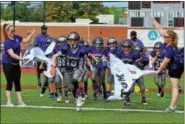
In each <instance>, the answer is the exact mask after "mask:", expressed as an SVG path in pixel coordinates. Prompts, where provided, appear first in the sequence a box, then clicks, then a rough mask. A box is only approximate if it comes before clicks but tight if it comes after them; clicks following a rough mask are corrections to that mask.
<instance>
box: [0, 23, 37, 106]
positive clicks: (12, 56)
mask: <svg viewBox="0 0 185 124" xmlns="http://www.w3.org/2000/svg"><path fill="white" fill-rule="evenodd" d="M34 33H35V31H31V33H30V34H29V36H28V37H26V38H23V37H21V36H19V35H16V34H15V29H14V26H13V25H11V24H4V25H3V34H4V37H5V41H4V53H3V71H4V74H5V78H6V81H7V84H6V97H7V103H6V105H7V106H14V104H13V103H12V101H11V92H12V87H13V83H14V86H15V91H16V94H17V98H18V105H19V106H26V104H25V103H24V102H23V100H22V96H21V82H20V78H21V69H20V65H19V61H20V60H23V58H22V57H21V56H20V51H21V45H20V44H21V43H28V42H29V41H30V39H31V37H32V36H33V34H34Z"/></svg>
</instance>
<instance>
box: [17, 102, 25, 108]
mask: <svg viewBox="0 0 185 124" xmlns="http://www.w3.org/2000/svg"><path fill="white" fill-rule="evenodd" d="M25 106H27V105H26V104H25V103H24V102H19V103H18V107H25Z"/></svg>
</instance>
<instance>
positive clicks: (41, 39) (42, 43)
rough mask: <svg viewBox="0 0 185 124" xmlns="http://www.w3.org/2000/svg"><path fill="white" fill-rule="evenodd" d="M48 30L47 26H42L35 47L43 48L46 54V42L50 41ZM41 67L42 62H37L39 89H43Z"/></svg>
mask: <svg viewBox="0 0 185 124" xmlns="http://www.w3.org/2000/svg"><path fill="white" fill-rule="evenodd" d="M47 29H48V27H47V26H46V25H42V26H41V33H40V34H38V35H37V36H36V37H35V40H34V45H35V46H36V47H39V48H41V49H42V50H43V51H44V52H45V50H46V48H47V47H46V41H47V40H48V39H50V36H49V35H48V34H47ZM40 65H41V62H37V65H36V66H37V86H38V87H41V80H40V75H41V73H42V71H43V70H42V69H40Z"/></svg>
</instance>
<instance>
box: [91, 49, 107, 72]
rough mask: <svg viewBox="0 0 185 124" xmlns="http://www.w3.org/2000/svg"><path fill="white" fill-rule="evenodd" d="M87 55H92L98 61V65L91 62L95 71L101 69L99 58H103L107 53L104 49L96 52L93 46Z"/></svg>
mask: <svg viewBox="0 0 185 124" xmlns="http://www.w3.org/2000/svg"><path fill="white" fill-rule="evenodd" d="M88 51H89V53H91V54H93V55H94V56H95V57H96V58H97V60H98V61H99V62H98V63H96V62H95V61H94V60H92V62H91V63H92V65H93V66H94V67H96V68H97V69H102V68H103V66H102V62H101V60H100V59H101V58H102V57H103V56H106V54H107V52H106V48H102V49H100V50H97V49H96V47H94V46H90V47H89V49H88Z"/></svg>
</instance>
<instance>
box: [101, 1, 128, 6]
mask: <svg viewBox="0 0 185 124" xmlns="http://www.w3.org/2000/svg"><path fill="white" fill-rule="evenodd" d="M103 5H104V6H107V7H112V6H114V7H128V2H103Z"/></svg>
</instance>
